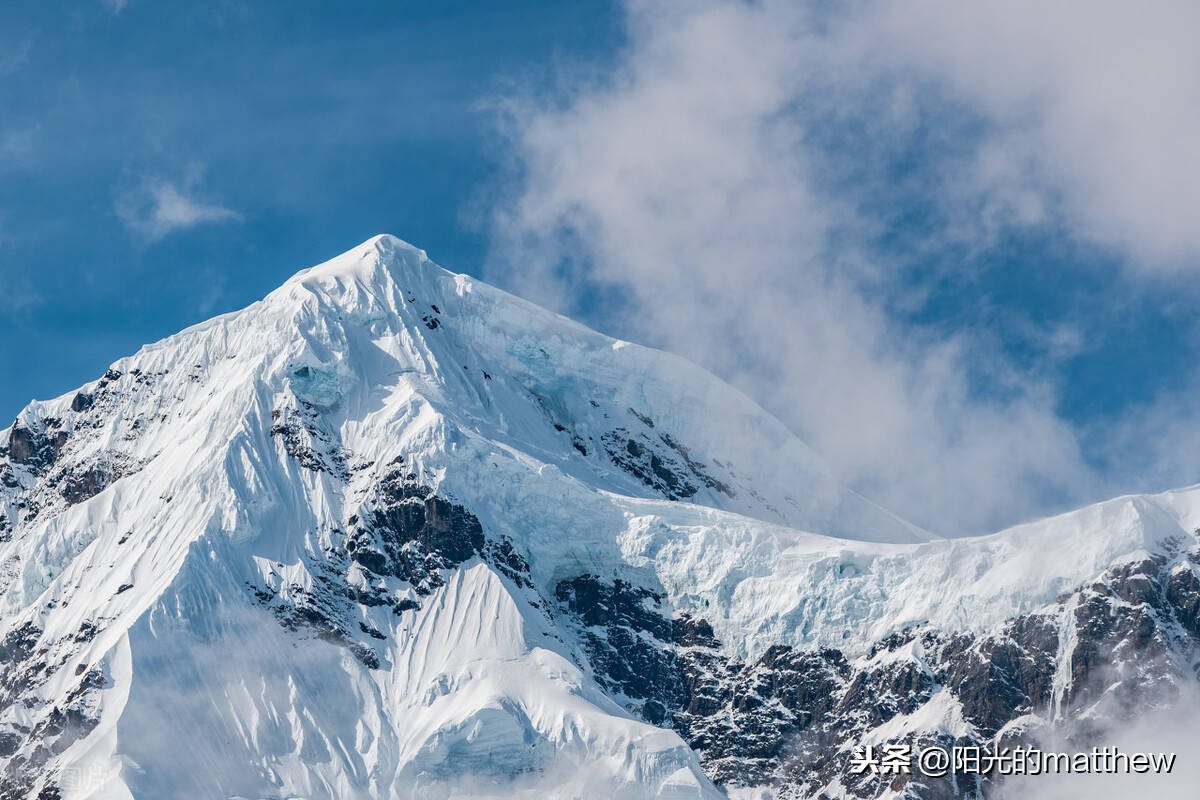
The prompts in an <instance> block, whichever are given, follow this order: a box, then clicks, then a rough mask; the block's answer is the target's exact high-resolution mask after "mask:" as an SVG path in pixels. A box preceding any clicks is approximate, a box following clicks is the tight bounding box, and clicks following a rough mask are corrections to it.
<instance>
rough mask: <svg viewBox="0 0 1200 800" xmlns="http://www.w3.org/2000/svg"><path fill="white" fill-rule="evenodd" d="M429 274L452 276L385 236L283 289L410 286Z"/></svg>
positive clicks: (309, 271)
mask: <svg viewBox="0 0 1200 800" xmlns="http://www.w3.org/2000/svg"><path fill="white" fill-rule="evenodd" d="M428 273H433V274H436V275H448V274H450V273H449V272H448V271H447V270H444V269H442V268H441V267H439V266H438V265H437V264H435V263H434V262H433V261H431V260H430V259H429V254H428V253H426V252H425V251H424V250H422V249H420V248H419V247H416V246H415V245H412V244H409V243H408V242H406V241H404V240H403V239H400V238H399V237H396V236H393V235H391V234H388V233H381V234H377V235H375V236H372V237H371V238H370V239H367V240H366V241H365V242H363V243H362V244H360V245H358V246H356V247H352V248H350V249H349V250H347V251H345V252H344V253H341V254H339V255H336V256H334V257H333V258H331V259H329V260H328V261H324V262H322V263H320V264H317V265H316V266H312V267H308V268H307V269H302V270H300V271H299V272H297V273H296V274H295V275H293V276H292V277H291V278H290V279H288V281H287V282H286V283H285V284H284V285H283V286H282V287H280V289H281V290H286V289H288V288H289V287H291V286H295V285H305V286H313V285H314V284H324V283H326V282H327V281H333V282H335V283H337V284H342V285H344V284H346V283H347V282H358V283H360V284H363V285H365V286H372V285H378V284H380V282H381V280H382V281H384V282H389V283H394V282H399V283H406V282H409V281H411V280H412V279H413V278H419V277H422V276H424V275H427V274H428ZM389 279H390V280H389Z"/></svg>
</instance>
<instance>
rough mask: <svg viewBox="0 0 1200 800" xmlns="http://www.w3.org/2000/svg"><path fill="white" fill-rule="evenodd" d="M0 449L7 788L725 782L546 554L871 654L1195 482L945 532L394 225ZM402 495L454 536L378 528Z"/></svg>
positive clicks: (559, 791)
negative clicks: (593, 642)
mask: <svg viewBox="0 0 1200 800" xmlns="http://www.w3.org/2000/svg"><path fill="white" fill-rule="evenodd" d="M0 456H3V458H0V519H2V520H3V523H0V540H2V541H0V635H3V636H4V637H6V638H5V639H4V640H3V641H4V642H5V644H4V645H3V646H0V664H3V665H4V668H5V670H6V672H5V673H4V680H3V681H0V684H3V686H4V688H5V691H6V694H4V695H0V700H3V701H4V702H3V703H2V704H0V763H5V764H7V768H8V770H9V772H8V773H7V774H8V775H10V776H11V781H12V783H11V784H10V785H11V786H13V787H17V786H19V787H20V789H19V792H20V793H19V794H13V795H12V796H14V797H17V796H28V797H31V798H32V797H37V796H38V793H39V791H42V788H43V787H44V786H48V785H51V784H54V785H56V786H58V787H59V789H60V791H61V792H62V797H63V798H67V800H71V799H72V798H97V799H99V798H104V800H109V799H111V800H117V799H118V798H119V799H120V800H125V799H126V798H130V797H136V798H171V797H196V796H205V797H207V796H212V797H245V798H268V797H269V798H293V797H305V798H333V797H336V798H355V797H415V796H421V797H440V796H446V797H449V796H497V797H510V796H520V795H521V794H522V793H525V794H528V795H529V796H531V797H546V796H558V797H582V796H590V795H597V796H606V797H607V796H611V797H696V798H698V797H716V796H720V790H719V789H718V788H717V787H716V786H715V785H714V784H713V783H712V782H711V781H710V779H709V778H708V777H706V775H705V773H704V771H703V769H702V767H701V763H700V760H699V758H698V756H697V754H696V753H695V752H694V751H693V750H692V749H691V748H689V747H688V745H687V744H686V743H685V742H684V740H683V739H682V738H680V736H679V734H677V733H676V732H674V731H673V730H669V729H667V728H663V727H656V726H655V725H653V724H651V723H649V722H647V721H646V720H645V719H642V718H639V717H638V715H636V714H635V713H634V712H633V711H631V709H630V706H629V704H628V703H626V702H622V698H621V697H614V696H611V693H608V692H606V691H604V690H603V689H602V688H601V686H600V685H599V684H598V683H597V681H596V680H595V679H594V675H593V667H592V666H590V665H589V664H588V660H587V657H586V656H585V655H584V654H583V651H582V649H581V646H580V642H579V640H578V638H577V636H576V633H575V632H574V629H573V628H571V627H570V626H567V625H563V624H560V615H559V612H558V611H557V610H556V609H557V606H556V598H561V586H562V585H563V582H564V581H568V580H571V579H574V578H576V577H578V576H581V575H593V576H600V577H602V578H603V579H604V580H606V581H626V582H628V583H630V584H632V585H636V586H639V587H646V589H647V591H650V592H654V593H656V594H658V595H660V596H661V600H662V606H663V608H665V609H667V611H668V613H669V614H671V615H674V616H675V617H677V618H682V616H683V615H688V617H690V618H697V619H699V618H702V619H704V620H706V621H707V622H708V623H710V624H711V626H712V629H713V633H714V634H715V638H716V639H717V640H719V642H720V647H721V648H722V650H723V652H724V653H726V654H727V655H728V656H729V657H731V658H736V659H742V660H748V659H753V658H757V657H758V656H760V655H761V654H762V653H763V652H764V651H766V650H767V649H768V648H769V647H771V646H773V645H791V646H798V647H812V646H817V645H823V646H835V647H837V648H839V649H840V650H841V651H842V652H844V653H846V654H847V655H848V656H851V657H858V656H864V657H865V654H866V653H867V652H868V650H869V649H870V647H871V645H872V643H874V642H877V641H878V640H880V639H881V638H882V637H884V636H886V635H888V634H889V633H892V632H895V631H899V630H902V629H904V628H907V627H910V626H912V625H914V624H928V625H935V626H937V627H939V628H941V629H943V630H948V631H956V630H963V631H983V630H987V629H989V628H991V627H994V626H996V625H998V624H999V623H1001V622H1002V621H1004V620H1005V619H1008V618H1009V617H1012V616H1014V615H1017V614H1024V613H1028V612H1030V611H1034V610H1036V609H1039V608H1042V607H1045V606H1047V605H1048V604H1051V603H1053V602H1054V601H1055V599H1056V598H1057V597H1058V596H1059V595H1060V594H1061V593H1063V592H1065V591H1068V590H1071V589H1073V588H1075V587H1078V586H1080V585H1081V584H1084V583H1085V582H1087V581H1089V580H1091V579H1093V578H1095V577H1096V576H1097V575H1099V574H1100V573H1102V572H1103V571H1104V570H1106V569H1109V568H1111V567H1112V566H1113V565H1114V564H1120V563H1122V562H1123V561H1128V560H1134V559H1137V558H1139V557H1142V556H1144V555H1145V554H1147V553H1152V552H1156V551H1157V550H1158V549H1160V548H1161V547H1162V546H1163V543H1164V542H1172V541H1179V540H1182V539H1189V540H1190V537H1191V536H1192V534H1191V531H1192V530H1193V529H1194V528H1195V527H1196V526H1197V525H1200V489H1196V488H1193V489H1188V490H1183V491H1179V492H1173V493H1167V494H1164V495H1158V496H1153V497H1129V498H1119V499H1117V500H1113V501H1110V502H1108V503H1104V504H1101V505H1098V506H1094V507H1090V508H1086V509H1082V510H1080V511H1076V512H1073V513H1071V514H1066V515H1063V516H1060V517H1056V518H1053V519H1049V520H1045V521H1041V522H1038V523H1033V524H1030V525H1025V526H1020V527H1017V528H1014V529H1011V530H1008V531H1004V532H1001V533H997V534H994V535H991V536H985V537H978V538H972V539H958V540H943V539H938V538H936V537H933V536H931V535H929V534H927V533H925V532H924V531H922V530H920V529H918V528H916V527H914V526H912V525H909V524H907V523H905V522H904V521H902V520H899V519H897V518H896V517H894V516H893V515H891V514H890V513H888V512H886V511H884V510H883V509H880V508H879V507H877V506H875V505H873V504H872V503H870V502H869V501H867V500H865V499H864V498H862V497H860V496H858V495H856V494H855V493H854V492H852V491H849V490H847V489H846V488H844V487H842V486H840V485H839V484H838V483H837V481H836V480H835V479H834V477H833V476H832V475H831V474H830V472H829V470H828V469H827V468H826V467H825V466H824V465H823V464H822V463H821V461H820V459H819V458H818V457H817V456H816V455H815V454H814V453H813V452H812V451H811V450H809V449H808V448H807V447H806V446H805V445H804V444H803V443H802V442H800V441H799V440H797V439H796V438H795V437H794V436H793V435H792V434H791V433H790V432H788V431H787V430H786V429H785V428H784V427H783V426H782V425H781V424H780V423H779V422H778V421H776V420H775V419H773V418H772V417H770V416H769V415H768V414H766V413H765V412H764V411H762V410H761V409H759V408H758V407H757V406H755V405H754V404H753V403H752V402H751V401H750V400H749V399H747V398H746V397H744V396H743V395H741V394H740V393H738V392H737V391H735V390H733V389H732V388H730V387H728V386H727V385H725V384H723V383H721V382H720V381H718V380H717V379H715V378H713V377H712V376H710V375H708V374H707V373H705V372H703V371H702V370H700V369H699V368H697V367H695V366H694V365H692V364H690V363H688V362H686V361H683V360H681V359H679V358H676V357H673V356H670V355H667V354H664V353H660V352H656V351H652V350H648V349H645V348H642V347H638V346H636V345H633V344H629V343H627V342H620V341H615V340H613V339H610V338H608V337H605V336H602V335H600V334H598V333H596V332H594V331H591V330H588V329H587V328H585V327H583V326H580V325H578V324H576V323H574V322H571V321H570V320H567V319H564V318H562V317H560V316H558V315H555V314H552V313H549V312H547V311H545V310H543V309H540V308H537V307H535V306H533V305H531V304H529V303H526V302H524V301H521V300H519V299H517V298H514V297H512V296H510V295H507V294H505V293H503V292H500V291H498V290H496V289H494V288H492V287H490V286H487V285H485V284H482V283H480V282H478V281H475V280H473V279H471V278H469V277H466V276H463V275H455V274H452V273H449V272H447V271H445V270H442V269H441V268H440V267H437V266H436V265H434V264H433V263H432V262H430V261H429V260H428V258H427V257H426V255H425V253H424V252H423V251H420V250H418V249H416V248H414V247H412V246H410V245H408V244H405V243H404V242H401V241H400V240H398V239H395V238H394V237H389V236H380V237H376V238H374V239H371V240H369V241H368V242H365V243H363V244H362V245H360V246H358V247H356V248H354V249H353V250H351V251H349V252H347V253H345V254H343V255H341V256H339V257H337V258H335V259H333V260H331V261H329V262H326V263H324V264H321V265H319V266H316V267H313V268H311V269H308V270H304V271H302V272H300V273H298V274H297V275H296V276H294V277H293V278H292V279H291V280H289V281H288V282H287V283H285V284H284V285H283V286H282V287H280V288H279V289H278V290H276V291H275V292H273V293H271V294H270V295H269V296H267V297H266V298H265V299H264V300H262V301H260V302H258V303H255V304H253V305H251V306H250V307H248V308H246V309H244V310H242V311H239V312H235V313H232V314H226V315H224V316H221V317H217V318H215V319H213V320H210V321H208V322H206V323H203V324H201V325H198V326H195V327H193V328H190V329H188V330H186V331H184V332H182V333H180V334H178V335H176V336H172V337H169V338H167V339H165V340H163V341H161V342H158V343H156V344H153V345H149V346H147V347H145V348H143V349H142V350H141V351H139V352H138V353H137V354H135V355H133V356H131V357H129V358H126V359H122V360H121V361H118V362H116V363H115V364H114V365H113V367H112V369H110V370H109V372H108V373H107V374H106V376H104V377H103V378H101V379H100V380H98V381H95V382H93V383H90V384H88V385H86V386H84V387H83V388H82V389H81V390H80V391H79V392H76V393H71V394H69V395H64V396H63V397H60V398H57V399H55V400H52V401H48V402H40V403H34V404H32V405H30V406H29V407H28V408H26V409H25V410H24V411H23V412H22V413H21V415H20V417H19V418H18V420H17V421H16V422H15V423H14V426H13V427H12V428H10V429H9V430H8V431H6V432H4V433H0ZM389 486H390V487H391V488H390V489H388V488H387V487H389ZM381 487H384V488H381ZM398 487H401V488H398ZM388 492H390V494H389V493H388ZM417 495H420V498H419V499H414V498H416V497H417ZM435 497H436V499H435ZM389 503H390V504H391V505H390V506H389ZM414 503H416V504H417V505H420V504H421V503H424V505H423V508H424V509H425V510H424V511H423V512H422V513H423V514H424V516H423V517H422V519H424V520H425V521H426V522H427V523H428V524H427V525H426V526H425V528H423V529H422V530H423V531H424V532H423V533H422V534H421V535H422V536H435V535H436V536H441V535H442V534H443V533H446V531H449V532H450V533H451V534H454V535H455V536H458V537H459V538H457V539H453V540H449V539H447V540H445V542H443V544H444V546H443V549H442V550H441V551H440V554H439V553H438V552H433V551H431V550H429V549H428V547H427V545H426V544H420V545H419V546H418V544H416V543H415V542H416V540H415V539H413V540H410V541H408V542H407V543H403V542H400V543H393V544H397V546H398V547H400V550H398V551H396V552H391V551H387V550H386V548H385V547H384V546H383V545H378V546H379V547H381V548H383V549H382V550H380V551H379V552H378V553H377V552H375V551H374V550H372V551H369V555H370V556H371V557H370V558H368V557H367V554H368V551H367V550H365V549H363V548H365V547H367V545H366V544H362V543H363V542H375V543H376V544H372V545H371V546H372V547H375V546H376V545H377V544H378V542H379V541H381V540H378V538H376V539H371V538H370V537H371V536H376V537H378V536H379V535H381V534H379V533H378V530H382V528H381V527H379V526H381V525H382V523H381V522H379V521H380V520H383V519H384V518H385V516H386V515H385V514H384V511H381V510H380V509H387V508H392V509H393V510H395V509H396V508H399V509H401V510H403V509H407V508H411V507H413V504H414ZM397 513H400V512H397ZM404 513H408V512H404ZM450 516H453V519H454V520H456V521H455V522H454V523H453V524H451V523H449V522H446V521H445V520H446V519H448V518H450ZM396 518H399V517H396ZM388 519H392V517H388ZM405 519H407V517H405ZM371 520H375V521H376V523H375V524H376V527H377V528H378V530H375V532H374V533H373V532H372V530H371V525H370V521H371ZM364 526H365V528H364ZM439 526H440V527H439ZM455 526H458V527H455ZM474 526H477V527H478V529H479V531H481V533H478V532H477V531H476V528H475V527H474ZM384 527H386V526H384ZM364 530H366V532H365V533H364V532H363V531H364ZM477 534H478V536H477ZM447 535H449V534H447ZM476 536H477V538H472V537H476ZM356 537H358V538H356ZM363 537H366V538H363ZM439 541H442V540H440V539H439ZM422 542H424V540H422ZM447 542H448V544H447ZM385 544H386V543H385ZM401 545H402V546H401ZM354 547H358V548H359V549H358V550H355V549H353V548H354ZM421 547H425V548H426V549H425V550H421V549H420V548H421ZM447 548H449V549H447ZM506 548H507V549H506ZM456 549H457V550H461V551H462V552H461V553H459V554H458V555H453V556H452V555H450V554H451V552H452V551H455V550H456ZM401 551H402V552H401ZM397 553H399V555H398V554H397ZM414 553H415V554H416V555H414ZM460 555H461V556H463V557H459V556H460ZM418 556H419V557H420V558H423V559H425V560H424V561H420V558H418ZM398 559H399V560H401V561H403V563H404V564H405V565H407V566H405V567H404V569H403V570H401V569H400V568H399V567H396V566H395V565H396V564H397V563H399V561H398ZM418 561H420V563H419V564H418V563H417V562H418ZM380 564H387V565H388V566H387V567H386V568H384V567H381V566H379V565H380ZM414 565H415V566H414ZM430 565H432V566H430ZM64 714H65V717H64ZM72 714H74V716H72ZM64 719H65V721H64ZM5 736H8V737H9V738H8V739H7V740H6V739H5V738H4V737H5ZM6 741H7V742H8V743H9V744H5V742H6ZM39 747H40V748H41V749H42V750H41V752H40V753H39V751H38V748H39ZM21 781H24V783H22V782H21ZM11 791H13V792H17V791H18V790H17V789H12V790H11ZM6 796H7V795H6Z"/></svg>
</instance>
